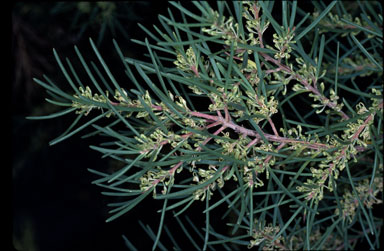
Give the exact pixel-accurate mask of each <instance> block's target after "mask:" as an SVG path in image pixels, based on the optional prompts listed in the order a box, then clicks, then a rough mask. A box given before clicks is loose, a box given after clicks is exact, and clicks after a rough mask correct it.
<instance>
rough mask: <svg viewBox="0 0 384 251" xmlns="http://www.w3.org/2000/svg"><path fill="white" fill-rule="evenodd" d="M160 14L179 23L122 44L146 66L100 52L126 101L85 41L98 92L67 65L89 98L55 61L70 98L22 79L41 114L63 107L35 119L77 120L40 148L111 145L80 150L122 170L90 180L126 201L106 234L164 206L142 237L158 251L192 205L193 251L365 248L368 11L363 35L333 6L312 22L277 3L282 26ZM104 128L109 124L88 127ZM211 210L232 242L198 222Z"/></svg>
mask: <svg viewBox="0 0 384 251" xmlns="http://www.w3.org/2000/svg"><path fill="white" fill-rule="evenodd" d="M171 4H172V5H173V6H174V7H176V8H177V9H178V10H179V11H180V14H181V19H182V22H178V21H176V20H175V18H174V16H173V14H172V12H171V11H170V10H169V17H165V16H162V15H160V16H159V18H160V22H161V25H162V26H163V28H164V29H165V31H164V32H162V31H161V30H160V29H159V28H157V27H156V26H155V29H156V31H157V32H158V34H157V35H156V34H154V33H152V32H151V31H149V30H147V29H146V28H144V27H142V28H143V30H144V31H145V32H146V33H147V34H148V35H149V36H150V38H151V39H152V40H153V41H154V43H150V41H149V40H148V39H145V41H138V40H134V42H136V43H138V44H140V45H143V46H145V47H146V48H147V50H148V55H147V56H148V58H149V61H142V60H137V59H131V58H126V57H124V56H123V54H122V51H121V49H120V47H119V46H118V44H117V43H116V41H114V45H115V47H116V50H117V53H118V55H119V56H120V58H121V60H122V62H123V66H124V67H125V73H126V75H127V76H128V78H129V79H130V80H131V81H132V83H133V85H134V87H135V89H131V90H129V91H128V88H129V87H126V86H123V85H122V84H120V83H119V81H118V80H117V79H115V77H114V76H113V74H112V73H111V71H110V69H109V67H108V66H107V64H106V63H105V61H104V60H103V58H102V56H101V54H100V53H99V51H98V50H97V48H96V46H95V44H94V43H93V41H92V40H90V42H91V46H92V48H93V50H94V52H95V53H96V56H97V58H98V60H99V61H100V63H101V66H102V68H103V70H104V71H105V74H106V75H107V76H108V81H107V80H106V79H105V78H104V77H103V74H102V73H101V71H100V70H99V69H98V67H97V66H96V64H94V63H92V65H91V67H89V66H88V64H87V62H86V61H85V59H84V58H83V56H82V54H81V53H80V51H79V49H78V48H77V47H75V51H76V54H77V56H78V57H79V59H80V61H81V64H82V66H83V67H84V69H85V71H86V73H87V74H88V76H89V80H90V81H91V83H92V84H93V86H94V89H95V90H96V93H94V92H95V90H94V91H92V90H91V87H89V85H84V84H83V81H82V80H80V78H79V77H78V75H77V73H76V72H75V70H74V67H72V65H71V63H70V61H69V60H68V59H67V64H68V66H69V69H70V73H71V74H72V75H73V77H71V76H70V74H69V72H68V71H67V69H66V68H65V66H64V64H63V63H62V61H61V60H60V58H59V56H58V55H57V53H56V51H54V54H55V57H56V59H57V61H58V63H59V66H60V68H61V70H62V71H63V73H64V75H65V77H66V79H67V80H68V82H69V83H70V85H71V86H72V88H73V90H74V92H75V94H73V95H71V94H67V93H65V92H63V91H62V90H61V89H60V88H59V87H58V86H57V85H56V84H54V83H53V82H52V81H51V80H50V79H48V78H47V77H44V78H45V80H46V82H43V81H41V80H37V79H35V81H36V82H37V83H38V84H40V85H42V86H43V87H45V88H46V89H47V90H48V91H49V93H50V94H52V96H53V97H54V99H55V100H50V99H49V100H48V101H49V102H51V103H53V104H55V105H59V106H68V108H67V109H66V110H63V111H61V112H58V113H56V114H52V115H47V116H40V117H35V118H54V117H57V116H60V115H65V114H67V113H71V112H75V113H76V114H78V117H77V118H76V119H75V121H74V122H73V123H72V124H71V126H70V128H69V130H67V131H66V132H65V133H64V134H63V135H61V136H60V137H59V138H57V139H55V140H54V141H52V142H51V143H52V144H55V143H58V142H60V141H62V140H64V139H66V138H68V137H70V136H72V135H73V134H75V133H77V132H79V131H81V130H82V129H84V128H85V127H87V126H91V125H92V126H93V128H94V129H95V131H92V132H91V133H89V134H88V135H87V136H89V135H93V136H94V135H103V136H109V137H110V138H111V140H110V141H108V142H104V143H103V144H102V145H101V146H91V148H93V149H95V150H97V151H100V152H101V153H103V154H104V156H108V157H111V158H113V159H115V160H118V161H121V162H123V163H124V167H123V168H121V169H120V170H118V171H116V172H114V173H104V172H100V171H96V170H90V171H91V172H93V173H95V174H98V175H100V176H102V177H101V178H99V179H97V180H95V181H94V183H95V184H97V185H99V186H102V187H104V188H106V189H109V190H112V192H106V193H105V194H106V195H112V196H135V198H134V199H132V200H129V201H126V202H121V203H112V204H111V206H113V207H115V208H114V209H112V210H111V211H110V212H111V213H112V216H111V217H110V218H109V219H108V220H107V221H111V220H114V219H116V218H118V217H119V216H121V215H123V214H125V213H127V212H128V211H129V210H131V209H132V208H134V207H135V206H136V205H137V204H138V203H140V202H141V201H142V200H143V199H144V198H146V197H147V196H149V195H150V194H152V196H153V198H154V199H156V200H163V201H164V206H163V208H162V209H161V210H160V212H161V217H160V224H159V227H158V232H157V234H154V233H153V232H152V230H151V229H150V228H149V227H143V228H144V230H145V231H146V232H147V233H149V235H150V236H151V238H152V239H153V240H154V245H153V248H155V247H157V246H159V247H160V248H165V246H164V245H163V244H162V242H161V241H160V236H161V233H162V229H163V228H165V226H164V224H163V223H164V219H165V213H166V212H167V211H170V210H174V209H176V208H178V209H179V211H177V212H174V213H173V215H174V216H176V218H177V221H178V223H179V224H180V226H181V227H182V229H183V231H186V230H185V227H184V225H182V223H181V220H179V216H180V215H181V214H182V213H185V214H187V213H188V212H189V211H188V210H187V209H188V208H190V207H191V206H192V204H195V203H194V202H195V201H198V200H201V201H205V210H203V214H204V215H205V218H204V219H205V223H204V228H203V232H204V233H203V234H201V236H202V239H203V244H202V246H199V245H198V244H197V243H196V242H195V241H193V240H192V244H193V245H194V247H195V248H197V249H200V248H203V249H206V248H210V247H212V246H213V245H223V247H226V248H229V246H228V245H232V248H238V247H239V246H241V245H245V246H248V248H252V247H254V246H259V247H260V248H264V249H273V248H275V249H301V248H304V249H325V248H328V249H335V248H352V247H354V246H355V245H356V244H357V242H358V241H359V240H367V241H368V244H369V245H370V247H371V248H374V247H378V245H379V242H378V238H379V233H380V231H379V229H380V228H381V226H382V220H379V219H378V218H376V217H375V216H373V211H372V210H373V205H374V204H380V203H382V199H380V198H382V174H381V171H382V168H383V156H382V153H381V152H380V151H381V150H382V145H383V140H382V138H380V136H381V135H382V132H383V126H382V111H383V97H382V86H381V85H380V84H382V78H381V77H382V57H381V56H380V54H379V52H380V51H382V45H381V43H380V42H379V41H381V40H382V26H381V24H380V23H379V22H378V20H380V18H381V16H378V15H376V14H373V13H372V11H371V10H372V6H373V5H375V4H376V3H375V4H373V3H369V4H366V6H365V7H361V8H365V9H364V12H363V13H364V14H362V16H361V19H362V20H363V21H361V19H360V18H359V17H355V19H354V20H355V21H356V20H358V21H356V23H355V21H354V20H353V19H352V16H351V15H350V14H349V15H347V13H346V9H345V3H343V2H331V3H330V4H329V5H328V6H325V5H324V4H323V3H320V2H319V3H315V4H314V5H315V12H314V13H313V15H312V16H310V14H309V13H308V14H305V12H304V11H303V10H302V9H300V5H299V4H298V2H282V8H281V9H282V12H281V13H282V25H281V24H279V23H278V21H277V20H276V19H275V18H274V15H276V13H275V12H274V11H273V6H274V3H273V2H262V1H257V2H233V8H231V7H230V6H229V5H228V3H226V2H220V1H219V2H218V3H217V10H214V9H213V8H212V7H211V6H210V5H209V4H208V3H207V2H193V3H192V4H193V5H194V6H195V7H196V8H197V9H198V11H200V15H197V14H194V13H193V12H192V11H190V10H188V9H186V8H184V7H183V6H182V5H181V4H178V3H174V2H171ZM276 4H277V3H276ZM377 5H379V4H378V3H377ZM380 6H381V5H380ZM380 8H381V7H380ZM226 13H227V14H226ZM368 13H371V14H372V15H373V16H374V17H372V18H371V17H367V15H368ZM226 15H229V16H226ZM300 15H302V16H303V17H302V18H301V19H298V18H297V17H298V16H300ZM343 15H344V16H343ZM339 16H343V18H341V19H340V18H339ZM356 18H357V19H356ZM373 18H374V19H373ZM306 24H308V25H307V26H306ZM343 25H344V26H343ZM319 28H320V29H319ZM364 36H367V37H369V39H364ZM342 37H348V38H349V39H348V40H347V42H346V41H345V40H341V38H342ZM332 43H334V44H336V46H335V48H333V47H330V44H332ZM305 44H308V46H309V48H305V47H304V45H305ZM363 44H364V45H363ZM368 44H369V47H368ZM306 51H310V52H309V53H307V52H306ZM356 62H361V64H360V65H357V63H356ZM132 67H133V68H134V69H136V71H135V72H134V71H132ZM92 71H94V72H96V73H97V76H98V79H97V78H96V76H95V75H94V73H92ZM357 77H362V78H360V79H357ZM72 78H74V79H75V80H76V83H77V85H76V84H75V83H74V81H73V80H72ZM89 80H88V81H89ZM358 81H359V82H358ZM144 83H145V84H144ZM145 85H147V86H148V88H146V87H145ZM110 93H112V95H113V96H111V95H110ZM341 95H343V96H341ZM95 110H98V111H95ZM92 114H93V116H94V117H92V118H90V117H91V116H92ZM83 117H86V118H85V121H86V122H85V123H84V124H83V125H81V126H79V127H77V128H76V129H75V127H76V125H77V124H78V123H79V122H80V120H81V119H82V118H83ZM105 117H106V118H108V119H109V120H111V122H110V123H109V124H108V125H106V126H100V125H98V124H97V123H98V122H99V120H101V119H103V118H105ZM227 184H228V185H227ZM132 186H136V189H131V188H129V189H128V188H127V187H132ZM171 190H172V191H171ZM171 199H172V200H171ZM225 205H227V206H228V207H229V208H228V210H227V212H226V213H225V214H224V217H225V216H227V218H228V217H229V215H234V216H235V217H236V220H235V221H229V222H228V224H229V226H230V229H231V230H232V231H230V232H227V233H226V232H223V233H221V234H219V233H218V232H217V231H216V230H215V229H214V227H215V226H212V225H210V220H209V219H210V218H212V217H218V216H217V215H213V214H212V213H211V212H212V211H213V210H214V209H215V208H216V207H223V206H225ZM189 223H191V222H190V221H189ZM191 224H192V225H193V223H191ZM194 229H197V228H196V227H195V226H194ZM346 229H353V230H354V232H357V233H358V234H357V235H356V234H355V235H352V234H349V233H348V230H346ZM245 230H246V231H245ZM351 231H352V230H351ZM368 232H370V233H371V234H373V235H374V236H375V238H376V239H375V241H371V240H370V239H369V238H371V237H369V236H368V235H367V233H368ZM166 233H167V235H168V237H169V239H170V245H174V246H176V247H178V244H177V241H176V240H175V239H174V238H172V235H171V233H170V232H169V231H166ZM185 233H186V235H187V236H188V237H190V235H189V234H188V232H185ZM225 234H227V236H226V235H225ZM329 240H332V241H329ZM126 242H127V245H128V246H129V247H131V248H133V244H132V243H131V242H130V241H129V240H128V239H126Z"/></svg>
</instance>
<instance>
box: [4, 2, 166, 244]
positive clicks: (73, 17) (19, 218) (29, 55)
mask: <svg viewBox="0 0 384 251" xmlns="http://www.w3.org/2000/svg"><path fill="white" fill-rule="evenodd" d="M167 7H168V6H167V4H164V3H163V2H157V3H156V2H147V1H130V2H57V3H55V2H52V3H49V2H44V3H42V2H41V3H37V2H36V3H31V2H17V3H15V4H13V5H12V14H11V15H12V22H11V25H12V27H11V31H12V35H11V39H12V41H11V42H12V49H11V55H12V68H11V69H13V72H12V73H11V74H12V79H11V91H12V95H11V102H12V114H11V116H12V136H11V137H12V162H11V163H12V187H13V194H12V195H13V196H12V197H13V198H12V207H13V220H12V222H13V228H12V241H13V247H14V249H16V250H32V251H33V250H42V251H43V250H125V249H126V248H125V246H124V241H123V239H122V237H121V235H122V234H127V235H130V231H132V232H131V234H132V233H133V232H135V231H136V229H137V228H140V226H139V225H138V223H137V218H138V217H139V215H140V213H145V210H144V209H145V208H148V205H147V207H146V205H142V206H141V208H138V210H136V211H135V213H132V214H130V216H129V217H125V219H123V220H121V221H117V222H113V223H108V224H106V223H105V219H106V218H107V217H108V213H107V207H106V206H105V205H106V204H107V203H108V201H107V199H106V198H105V197H104V196H102V195H101V194H100V192H101V190H100V189H99V188H98V187H96V186H94V185H92V184H91V182H92V180H93V179H94V177H93V176H92V175H91V174H90V173H89V172H88V171H87V168H90V167H92V166H100V165H102V166H106V167H107V168H116V167H114V164H116V163H113V162H112V161H108V160H104V159H101V158H100V157H101V156H100V155H99V154H98V153H97V152H95V151H92V150H90V149H89V147H88V145H89V144H91V143H92V139H89V140H82V139H80V138H79V137H73V138H72V139H70V140H68V141H66V142H63V143H62V144H59V145H57V146H53V147H49V145H48V142H49V141H50V140H52V139H53V138H54V137H56V136H58V135H59V134H61V133H62V132H63V131H64V130H65V129H66V127H68V125H69V124H68V123H70V121H72V120H73V118H69V117H66V118H64V119H56V120H49V121H31V120H26V119H25V117H26V116H29V115H41V114H49V113H52V112H55V110H54V109H56V107H55V106H52V105H49V104H47V102H45V100H44V98H45V97H46V93H45V92H44V90H43V88H41V87H39V86H38V85H37V84H36V83H34V82H33V80H32V78H33V77H37V78H41V76H42V74H45V75H47V76H49V77H50V78H52V79H55V80H57V83H59V84H61V85H62V87H63V88H64V90H65V88H66V87H67V84H66V83H65V81H64V79H63V76H62V74H61V73H60V71H59V70H58V67H57V63H56V61H55V59H54V57H53V53H52V48H55V49H56V50H57V51H58V53H59V54H60V55H61V56H62V57H64V55H65V56H68V57H71V56H74V49H73V46H74V45H77V46H78V47H79V48H83V49H82V52H83V54H84V56H85V57H88V58H92V57H94V54H93V53H92V55H89V54H91V53H90V52H91V51H90V50H89V40H88V39H89V37H92V39H93V40H94V41H95V42H97V44H98V46H99V48H100V50H101V51H102V52H103V53H105V54H104V55H108V59H107V60H108V62H109V63H110V64H111V68H113V63H114V62H118V63H119V62H120V61H119V60H114V59H117V57H118V56H117V54H116V53H115V51H114V48H113V44H112V39H116V40H117V41H119V44H120V46H121V48H122V50H123V53H124V54H125V55H127V56H133V57H140V56H141V55H142V54H143V53H144V49H143V48H140V47H138V46H137V45H134V44H133V43H132V42H130V39H131V38H133V37H134V38H137V39H141V40H142V39H144V37H145V34H144V32H142V30H141V29H140V28H139V27H138V25H137V23H138V22H140V23H141V24H143V25H144V26H146V27H149V26H151V24H153V23H156V22H158V21H157V20H158V19H157V14H159V13H166V8H167ZM75 61H76V60H74V61H73V64H74V67H80V66H79V65H76V63H79V62H75ZM117 75H119V74H117ZM120 75H122V74H120ZM125 81H126V80H125ZM69 116H71V115H69ZM135 214H136V215H135ZM136 232H137V231H136ZM139 232H141V231H139ZM138 245H139V247H140V243H138ZM141 245H142V246H141V247H142V248H145V242H143V243H142V244H141ZM149 245H151V244H149Z"/></svg>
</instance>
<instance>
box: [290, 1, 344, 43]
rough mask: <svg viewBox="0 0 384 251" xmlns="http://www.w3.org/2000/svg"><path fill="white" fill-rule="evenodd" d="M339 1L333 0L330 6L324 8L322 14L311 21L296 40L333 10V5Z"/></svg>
mask: <svg viewBox="0 0 384 251" xmlns="http://www.w3.org/2000/svg"><path fill="white" fill-rule="evenodd" d="M336 3H337V1H332V2H331V3H330V4H329V5H328V7H327V8H326V9H325V10H323V11H322V12H321V13H320V15H319V16H318V17H317V18H316V19H315V20H313V21H312V22H311V24H310V25H308V26H307V27H306V28H305V29H304V30H303V31H302V32H301V33H300V34H299V35H297V36H296V37H295V39H296V40H300V39H301V38H302V37H304V36H305V35H306V34H307V33H308V32H309V31H310V30H312V29H313V28H314V27H315V26H316V25H317V24H318V23H319V22H320V21H321V19H323V18H324V17H325V15H327V14H328V12H329V11H331V9H332V8H333V6H335V4H336Z"/></svg>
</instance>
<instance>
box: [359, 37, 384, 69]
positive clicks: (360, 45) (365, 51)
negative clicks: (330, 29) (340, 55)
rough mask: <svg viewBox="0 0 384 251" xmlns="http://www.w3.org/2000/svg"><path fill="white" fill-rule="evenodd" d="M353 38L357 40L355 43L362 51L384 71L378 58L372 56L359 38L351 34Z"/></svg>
mask: <svg viewBox="0 0 384 251" xmlns="http://www.w3.org/2000/svg"><path fill="white" fill-rule="evenodd" d="M351 38H352V40H353V41H354V42H355V44H356V45H357V46H358V47H359V49H360V50H361V52H362V53H364V55H365V56H367V58H368V59H369V60H370V61H371V62H372V63H373V64H374V65H376V66H377V67H378V68H379V70H380V71H383V67H382V66H381V65H380V64H379V63H377V62H376V60H375V59H374V58H373V57H372V55H371V54H370V53H369V52H368V51H367V49H365V48H364V46H363V45H362V44H361V43H360V42H359V40H357V38H356V37H355V36H354V35H353V34H351Z"/></svg>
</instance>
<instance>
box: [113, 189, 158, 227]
mask: <svg viewBox="0 0 384 251" xmlns="http://www.w3.org/2000/svg"><path fill="white" fill-rule="evenodd" d="M153 189H155V187H154V186H153V187H152V188H150V189H148V191H146V192H145V193H143V194H141V195H140V196H138V197H137V198H135V199H134V200H132V201H130V203H129V204H127V205H126V206H124V208H123V209H121V210H120V211H119V212H118V213H116V214H114V215H112V216H111V217H109V218H108V219H107V220H106V222H111V221H113V220H115V219H116V218H118V217H120V216H122V215H123V214H126V213H128V212H129V211H130V210H131V209H132V208H134V207H135V206H136V205H137V204H139V203H140V202H141V201H142V200H144V199H145V197H147V196H148V195H149V194H150V193H152V191H153Z"/></svg>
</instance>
